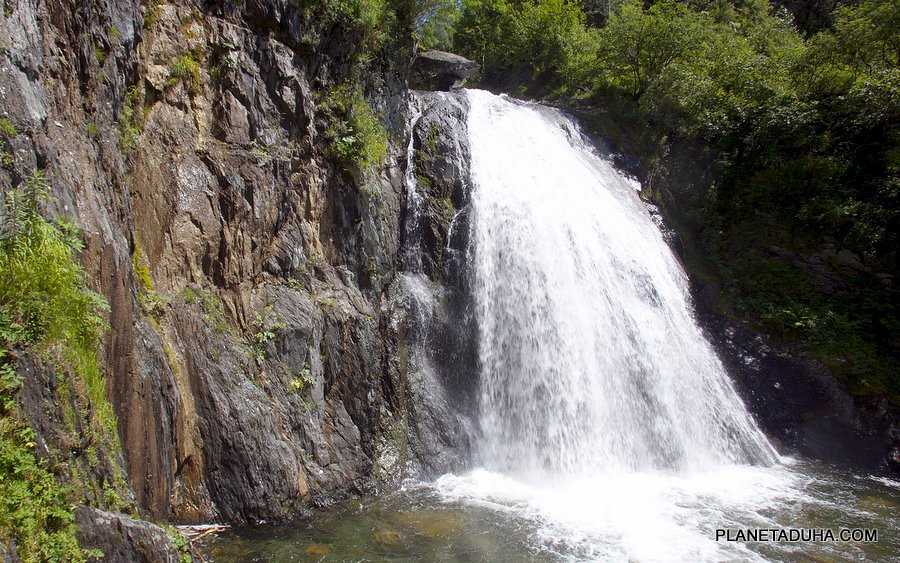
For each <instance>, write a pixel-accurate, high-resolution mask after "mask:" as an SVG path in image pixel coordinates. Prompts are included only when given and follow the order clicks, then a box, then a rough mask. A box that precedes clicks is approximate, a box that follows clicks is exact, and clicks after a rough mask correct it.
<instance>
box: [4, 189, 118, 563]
mask: <svg viewBox="0 0 900 563" xmlns="http://www.w3.org/2000/svg"><path fill="white" fill-rule="evenodd" d="M48 200H49V195H48V186H47V182H46V180H45V179H44V176H43V174H42V173H41V172H35V173H33V174H32V175H31V176H30V177H29V178H28V179H27V180H26V181H25V182H24V183H23V185H22V186H21V187H17V188H15V189H13V190H10V191H9V192H8V193H7V196H6V201H5V212H6V214H5V218H4V222H3V225H2V237H0V541H5V542H9V541H11V540H15V541H16V543H17V545H18V553H19V556H20V557H21V558H22V560H23V561H64V560H72V561H84V560H85V556H86V555H96V554H95V553H91V554H88V553H83V552H82V551H81V550H80V548H79V547H78V543H77V540H76V539H75V530H76V526H75V521H74V515H73V514H72V508H71V505H70V504H69V498H70V497H71V495H72V490H71V489H70V488H69V487H67V486H63V485H61V484H60V483H59V482H58V481H57V480H56V478H55V477H54V475H53V473H52V472H50V471H49V470H48V469H47V468H46V467H45V466H44V464H43V463H42V462H40V461H38V459H37V458H36V457H35V455H34V452H33V450H34V447H35V443H34V433H33V432H32V430H31V429H30V428H29V427H28V426H27V425H26V424H25V423H23V422H22V421H21V416H20V415H19V414H18V412H17V410H18V408H17V402H16V398H15V393H16V390H17V389H18V387H19V383H20V381H19V378H18V376H17V375H16V373H15V367H14V362H13V360H12V358H11V356H10V355H9V353H8V352H7V350H9V349H11V348H14V347H33V348H35V349H36V351H38V352H40V353H45V354H47V355H48V356H49V357H51V358H56V359H57V361H59V362H61V363H63V364H64V365H65V367H67V368H69V370H71V372H72V373H73V374H74V376H76V377H79V378H80V379H82V380H83V381H84V384H85V386H86V388H87V392H88V395H89V397H90V400H91V403H92V406H93V409H94V413H95V414H96V416H97V419H96V420H98V421H99V422H100V424H101V425H102V426H103V427H104V429H105V430H106V432H107V433H108V435H109V436H116V419H115V415H114V413H113V411H112V407H111V406H110V405H109V403H108V402H107V400H106V388H105V382H104V380H103V378H102V376H101V373H100V364H99V362H98V360H97V348H98V345H99V339H100V336H101V334H102V333H103V331H104V330H105V328H106V322H105V320H104V318H103V312H104V311H106V310H107V309H108V305H107V303H106V301H105V300H104V299H103V297H101V296H100V295H99V294H97V293H95V292H93V291H91V290H90V289H88V288H87V284H86V274H85V272H84V270H83V269H82V268H81V266H80V264H79V263H78V259H77V253H78V252H79V251H81V249H82V248H83V245H82V242H81V239H80V236H79V233H78V230H77V229H76V228H75V227H74V226H73V225H71V224H69V223H66V222H63V221H55V222H51V221H47V220H46V219H44V218H43V216H42V215H41V207H42V206H43V204H44V203H45V202H46V201H48Z"/></svg>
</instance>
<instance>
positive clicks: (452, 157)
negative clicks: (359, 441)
mask: <svg viewBox="0 0 900 563" xmlns="http://www.w3.org/2000/svg"><path fill="white" fill-rule="evenodd" d="M416 104H417V107H418V110H419V111H420V112H421V115H420V117H419V118H418V120H416V121H415V123H414V126H413V131H412V143H413V144H412V149H413V150H412V161H411V163H410V165H411V166H412V167H413V170H412V172H413V174H412V177H413V180H414V182H415V186H416V192H417V194H418V199H419V203H418V204H416V205H409V204H408V205H407V208H406V211H405V214H404V223H405V228H404V230H403V232H404V233H405V234H406V235H407V236H406V237H405V238H404V240H403V252H404V254H405V255H406V256H407V257H409V256H410V253H411V254H412V257H411V258H408V259H407V262H408V263H407V264H405V266H406V268H405V272H404V274H403V277H402V278H401V279H400V280H398V282H397V283H396V284H395V288H394V293H395V300H396V301H397V302H399V303H400V304H401V305H400V306H399V307H398V311H397V312H396V314H397V315H398V317H399V318H400V321H399V322H400V324H401V325H402V326H403V327H404V334H405V337H406V338H405V342H406V345H407V347H408V381H409V391H408V392H409V398H408V405H409V406H408V421H407V423H408V439H409V458H410V459H409V465H410V468H411V470H412V472H413V473H415V474H418V475H421V476H437V475H440V474H442V473H446V472H448V471H458V470H462V469H465V468H467V467H468V466H469V464H470V461H471V455H472V443H473V436H474V433H475V428H474V426H475V425H474V422H473V420H474V416H473V415H474V414H475V411H476V409H477V401H476V397H475V392H476V390H477V388H478V385H477V380H476V379H475V378H476V374H477V340H476V339H477V327H476V325H475V321H474V319H473V318H472V315H471V311H470V304H471V302H472V301H471V291H470V286H469V283H470V279H471V278H470V275H469V272H468V271H467V266H466V265H467V264H468V263H469V258H468V253H469V252H471V249H470V248H469V241H468V235H469V221H470V216H469V214H468V209H469V199H470V193H471V181H470V174H469V163H470V161H471V152H470V148H469V145H468V141H467V139H468V132H467V125H466V122H467V117H468V110H469V107H468V102H467V100H466V97H465V95H464V94H462V93H446V94H445V93H438V92H423V93H419V94H417V97H416ZM410 222H412V223H414V225H415V229H410V228H409V223H410Z"/></svg>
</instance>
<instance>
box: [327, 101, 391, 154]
mask: <svg viewBox="0 0 900 563" xmlns="http://www.w3.org/2000/svg"><path fill="white" fill-rule="evenodd" d="M320 109H321V110H322V111H323V112H325V115H326V117H327V119H328V120H329V125H328V128H327V129H326V130H325V136H326V138H327V139H328V143H329V144H328V148H327V149H326V154H328V155H329V156H331V157H333V158H336V159H338V160H340V161H343V162H349V163H354V164H356V165H358V166H360V167H362V168H364V169H367V170H371V169H372V168H374V167H375V166H377V165H379V164H381V163H382V162H384V160H385V158H387V152H388V142H387V132H386V131H385V129H384V126H383V125H382V124H381V119H380V118H379V116H378V115H377V114H376V113H375V111H374V110H373V109H372V107H371V106H370V105H369V103H368V102H367V101H366V99H365V97H364V96H363V93H362V89H361V88H360V87H359V86H358V85H356V86H348V85H343V86H338V87H336V88H333V89H332V90H330V91H329V92H328V94H327V96H326V97H325V99H324V100H323V101H322V103H321V104H320Z"/></svg>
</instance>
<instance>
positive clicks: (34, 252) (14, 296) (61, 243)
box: [0, 172, 108, 353]
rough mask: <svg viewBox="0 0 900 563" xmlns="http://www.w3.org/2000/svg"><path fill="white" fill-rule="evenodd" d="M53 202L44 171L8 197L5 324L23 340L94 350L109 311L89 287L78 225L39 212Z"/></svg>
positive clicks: (3, 255)
mask: <svg viewBox="0 0 900 563" xmlns="http://www.w3.org/2000/svg"><path fill="white" fill-rule="evenodd" d="M48 200H49V195H48V186H47V182H46V180H45V178H44V175H43V173H42V172H35V173H33V174H32V175H31V176H30V177H29V178H27V179H26V181H25V182H24V186H23V187H20V188H16V189H13V190H10V191H9V193H8V194H7V197H6V218H5V219H6V221H5V223H4V226H3V227H4V238H3V239H2V240H0V326H2V327H3V329H4V330H6V331H11V332H7V334H15V335H16V337H15V341H16V342H21V343H23V344H35V343H38V342H41V341H43V342H58V343H61V344H62V345H64V346H65V347H67V348H69V349H70V350H72V351H81V350H85V351H90V352H92V353H93V352H95V350H96V348H95V346H96V344H97V342H98V341H99V337H100V335H101V334H102V333H103V331H104V330H105V328H106V323H105V321H104V320H103V317H102V316H101V315H102V313H103V312H104V311H106V310H107V309H108V305H107V304H106V301H105V300H104V299H103V297H101V296H100V295H99V294H97V293H94V292H93V291H90V290H89V289H87V286H86V274H85V272H84V270H83V269H82V268H81V266H80V264H79V263H78V259H77V253H78V252H80V251H81V250H82V248H83V244H82V242H81V238H80V236H79V232H78V229H77V228H76V227H75V226H74V225H72V224H71V223H67V222H64V221H57V222H49V221H47V220H45V219H44V218H43V217H42V216H41V213H40V208H41V206H42V205H43V204H44V203H45V202H46V201H48Z"/></svg>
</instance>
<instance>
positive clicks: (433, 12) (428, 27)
mask: <svg viewBox="0 0 900 563" xmlns="http://www.w3.org/2000/svg"><path fill="white" fill-rule="evenodd" d="M459 16H460V7H459V2H457V0H435V1H434V2H431V3H429V5H427V6H422V9H421V12H420V13H419V14H418V15H417V17H416V33H417V34H418V36H419V48H420V49H437V50H439V51H450V50H452V49H453V33H454V28H455V27H456V22H457V20H458V19H459Z"/></svg>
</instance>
